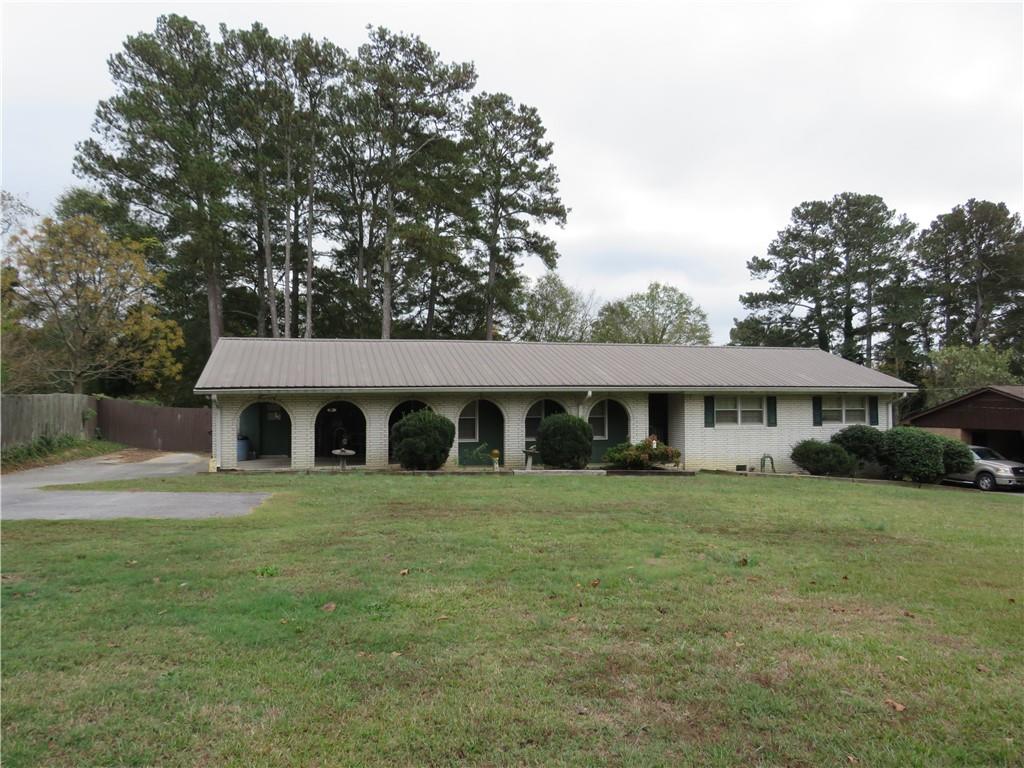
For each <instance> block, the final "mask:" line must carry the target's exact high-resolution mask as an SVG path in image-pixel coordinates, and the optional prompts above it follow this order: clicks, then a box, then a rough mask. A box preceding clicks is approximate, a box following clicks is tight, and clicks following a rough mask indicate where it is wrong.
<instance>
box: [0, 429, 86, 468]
mask: <svg viewBox="0 0 1024 768" xmlns="http://www.w3.org/2000/svg"><path fill="white" fill-rule="evenodd" d="M84 444H85V440H83V439H82V438H80V437H75V436H74V435H56V436H52V435H42V436H41V437H37V438H36V439H35V440H33V441H32V442H30V443H17V444H15V445H9V446H7V447H6V448H4V449H3V451H2V453H0V462H2V463H4V464H23V463H24V462H26V461H32V460H34V459H42V458H45V457H47V456H50V455H51V454H54V453H57V452H58V451H63V450H65V449H66V448H73V447H75V446H77V445H84Z"/></svg>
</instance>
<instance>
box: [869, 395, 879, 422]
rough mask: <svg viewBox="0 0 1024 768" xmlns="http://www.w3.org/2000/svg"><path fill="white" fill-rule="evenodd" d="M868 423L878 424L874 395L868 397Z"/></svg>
mask: <svg viewBox="0 0 1024 768" xmlns="http://www.w3.org/2000/svg"><path fill="white" fill-rule="evenodd" d="M868 424H870V425H871V426H873V427H877V426H878V397H877V396H875V395H872V396H871V397H869V398H868Z"/></svg>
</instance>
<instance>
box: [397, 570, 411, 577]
mask: <svg viewBox="0 0 1024 768" xmlns="http://www.w3.org/2000/svg"><path fill="white" fill-rule="evenodd" d="M398 575H399V576H408V575H409V569H408V568H403V569H402V570H400V571H399V572H398Z"/></svg>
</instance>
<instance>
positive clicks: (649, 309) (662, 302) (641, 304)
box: [593, 282, 711, 344]
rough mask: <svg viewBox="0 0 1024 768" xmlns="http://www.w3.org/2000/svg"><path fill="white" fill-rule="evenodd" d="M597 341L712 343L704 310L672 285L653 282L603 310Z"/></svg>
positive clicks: (596, 335)
mask: <svg viewBox="0 0 1024 768" xmlns="http://www.w3.org/2000/svg"><path fill="white" fill-rule="evenodd" d="M593 339H594V341H603V342H620V343H630V344H710V343H711V328H710V327H709V326H708V318H707V315H706V314H705V313H704V310H703V309H701V308H700V306H699V305H698V304H697V303H696V302H695V301H694V300H693V299H692V298H690V296H688V295H687V294H685V293H683V292H682V291H680V290H679V289H678V288H674V287H672V286H670V285H662V284H661V283H657V282H655V283H651V284H650V285H649V286H647V290H646V291H642V292H640V293H632V294H630V295H629V296H627V297H626V298H625V299H622V300H620V301H613V302H611V303H609V304H605V305H604V306H603V307H601V310H600V311H599V312H598V313H597V321H596V322H595V323H594V333H593Z"/></svg>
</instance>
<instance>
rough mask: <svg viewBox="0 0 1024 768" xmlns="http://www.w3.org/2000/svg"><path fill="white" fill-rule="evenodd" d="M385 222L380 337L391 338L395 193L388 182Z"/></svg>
mask: <svg viewBox="0 0 1024 768" xmlns="http://www.w3.org/2000/svg"><path fill="white" fill-rule="evenodd" d="M387 196H388V202H387V217H388V220H387V224H386V225H385V228H384V248H383V252H382V254H381V298H380V337H381V338H382V339H390V338H391V250H392V247H393V244H392V242H391V241H392V238H393V237H394V231H395V193H394V190H393V189H392V186H391V184H388V192H387Z"/></svg>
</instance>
